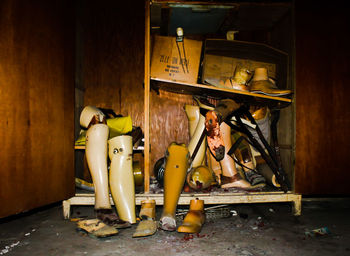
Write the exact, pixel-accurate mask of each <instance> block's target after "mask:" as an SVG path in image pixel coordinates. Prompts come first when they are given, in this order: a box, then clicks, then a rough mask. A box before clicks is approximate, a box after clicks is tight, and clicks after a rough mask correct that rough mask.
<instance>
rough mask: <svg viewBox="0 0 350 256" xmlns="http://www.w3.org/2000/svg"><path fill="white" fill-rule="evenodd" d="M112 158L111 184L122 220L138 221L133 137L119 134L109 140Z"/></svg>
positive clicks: (110, 156)
mask: <svg viewBox="0 0 350 256" xmlns="http://www.w3.org/2000/svg"><path fill="white" fill-rule="evenodd" d="M108 143H109V158H110V159H111V166H110V174H109V184H110V188H111V193H112V197H113V201H114V203H115V205H116V207H117V211H118V215H119V217H120V219H121V220H123V221H127V222H129V223H131V224H133V223H136V215H135V184H134V173H133V169H132V137H131V136H128V135H122V136H117V137H114V138H112V139H110V140H109V141H108Z"/></svg>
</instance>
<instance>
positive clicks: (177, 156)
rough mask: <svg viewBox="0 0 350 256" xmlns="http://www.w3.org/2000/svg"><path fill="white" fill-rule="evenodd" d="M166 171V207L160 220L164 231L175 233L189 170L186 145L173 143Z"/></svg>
mask: <svg viewBox="0 0 350 256" xmlns="http://www.w3.org/2000/svg"><path fill="white" fill-rule="evenodd" d="M166 155H167V156H166V164H165V171H164V206H163V213H162V216H161V218H160V227H161V228H162V229H163V230H167V231H175V230H176V220H175V211H176V207H177V202H178V200H179V197H180V194H181V191H182V188H183V185H184V182H185V178H186V173H187V169H188V168H189V155H190V154H189V151H188V149H187V147H186V146H185V145H184V144H181V145H179V144H176V143H171V144H170V145H169V147H168V149H167V153H166Z"/></svg>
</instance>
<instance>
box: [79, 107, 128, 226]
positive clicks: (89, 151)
mask: <svg viewBox="0 0 350 256" xmlns="http://www.w3.org/2000/svg"><path fill="white" fill-rule="evenodd" d="M80 125H81V126H82V127H84V128H88V131H87V133H86V149H85V154H86V159H87V163H88V167H89V169H90V172H91V176H92V181H93V184H94V188H95V211H96V215H97V218H98V219H100V220H102V221H103V222H104V223H106V224H109V225H116V226H117V227H124V226H127V225H128V223H125V222H124V221H120V219H119V218H118V216H117V215H116V214H115V213H114V212H113V211H112V207H111V203H110V200H109V190H108V171H107V139H108V132H109V130H108V126H107V125H106V120H105V116H104V114H103V113H102V112H101V111H100V110H99V109H98V108H96V107H93V106H87V107H85V108H84V109H83V111H82V113H81V115H80Z"/></svg>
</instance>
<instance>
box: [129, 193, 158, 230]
mask: <svg viewBox="0 0 350 256" xmlns="http://www.w3.org/2000/svg"><path fill="white" fill-rule="evenodd" d="M139 216H140V218H141V222H140V223H139V225H138V226H137V228H136V231H135V233H134V234H133V235H132V237H144V236H151V235H153V234H155V233H156V232H157V221H156V220H155V219H156V201H155V200H153V199H149V200H143V201H141V210H140V213H139Z"/></svg>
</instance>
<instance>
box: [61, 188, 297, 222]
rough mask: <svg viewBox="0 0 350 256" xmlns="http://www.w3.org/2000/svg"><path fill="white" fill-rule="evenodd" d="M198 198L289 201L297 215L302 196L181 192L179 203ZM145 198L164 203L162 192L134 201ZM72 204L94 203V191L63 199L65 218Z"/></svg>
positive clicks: (239, 201) (212, 201)
mask: <svg viewBox="0 0 350 256" xmlns="http://www.w3.org/2000/svg"><path fill="white" fill-rule="evenodd" d="M195 198H199V199H201V200H204V202H205V204H206V205H208V204H219V203H220V204H242V203H279V202H291V203H292V207H293V214H294V215H296V216H299V215H300V214H301V199H302V196H301V195H299V194H295V193H293V192H287V193H283V192H254V193H253V192H251V193H243V192H242V193H215V194H211V193H195V194H191V193H186V194H181V196H180V198H179V202H178V204H179V205H189V204H190V201H191V200H192V199H195ZM146 199H154V200H155V201H156V205H163V204H164V195H163V194H148V193H144V194H136V195H135V203H136V205H141V201H143V200H146ZM110 202H111V204H112V205H113V204H114V202H113V199H112V197H111V196H110ZM72 205H95V195H94V193H77V194H76V195H75V196H74V197H72V198H70V199H68V200H65V201H63V215H64V218H65V219H69V218H70V211H71V210H70V207H71V206H72Z"/></svg>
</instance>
